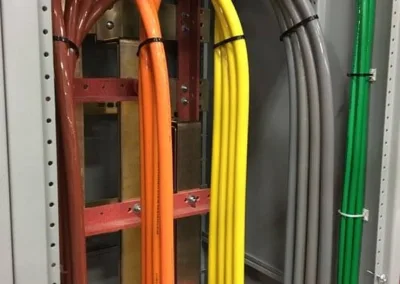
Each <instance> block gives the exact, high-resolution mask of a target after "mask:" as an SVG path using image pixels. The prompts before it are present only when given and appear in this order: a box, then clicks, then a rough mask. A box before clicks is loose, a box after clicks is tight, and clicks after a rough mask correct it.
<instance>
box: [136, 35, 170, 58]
mask: <svg viewBox="0 0 400 284" xmlns="http://www.w3.org/2000/svg"><path fill="white" fill-rule="evenodd" d="M163 41H164V40H163V39H162V38H161V37H151V38H148V39H145V40H144V41H142V42H141V43H140V44H139V46H138V50H137V52H136V55H137V56H139V53H140V49H141V48H142V47H143V46H145V45H148V44H150V43H153V42H163Z"/></svg>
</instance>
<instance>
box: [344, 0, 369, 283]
mask: <svg viewBox="0 0 400 284" xmlns="http://www.w3.org/2000/svg"><path fill="white" fill-rule="evenodd" d="M368 1H369V0H362V1H361V5H360V14H361V22H360V23H359V24H360V26H361V29H360V34H361V36H360V44H359V48H360V60H359V72H360V73H368V72H369V69H368V71H367V65H366V64H367V61H366V54H365V49H366V46H367V45H368V38H369V37H368ZM357 83H358V86H359V89H358V94H357V110H356V126H355V128H356V129H355V142H354V156H353V157H354V166H353V167H352V170H353V175H352V180H351V183H350V195H349V201H348V202H349V206H348V212H347V213H348V214H352V215H358V214H360V213H361V212H357V211H356V207H357V206H356V205H357V197H358V196H360V194H362V191H363V188H361V187H360V184H361V182H362V181H361V178H362V177H361V175H360V173H361V171H362V168H363V165H362V162H363V155H362V148H363V144H364V139H365V138H364V137H363V134H364V132H365V131H364V128H365V120H364V118H365V114H364V113H365V107H364V106H365V98H366V96H367V95H366V80H365V78H364V77H357ZM364 160H365V159H364ZM364 163H365V161H364ZM357 219H359V218H348V220H347V224H346V248H345V256H344V258H345V260H346V262H348V263H346V265H345V269H344V275H343V278H344V284H358V283H352V282H351V275H352V274H353V273H354V272H353V271H354V268H355V267H356V266H357V265H356V263H357V262H358V261H357V258H353V249H354V248H355V243H354V229H355V226H354V224H355V221H356V220H357ZM357 273H358V271H357Z"/></svg>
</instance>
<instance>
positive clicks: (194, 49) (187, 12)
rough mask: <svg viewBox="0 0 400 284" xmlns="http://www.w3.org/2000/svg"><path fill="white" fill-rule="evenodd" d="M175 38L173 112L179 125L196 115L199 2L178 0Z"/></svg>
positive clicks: (198, 109) (197, 115) (197, 110)
mask: <svg viewBox="0 0 400 284" xmlns="http://www.w3.org/2000/svg"><path fill="white" fill-rule="evenodd" d="M176 15H177V21H176V22H177V25H176V35H177V43H178V80H177V88H176V89H177V100H176V104H177V106H176V109H177V110H178V118H179V120H180V121H198V120H199V114H200V29H201V28H200V0H178V4H177V13H176Z"/></svg>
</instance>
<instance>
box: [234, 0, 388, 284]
mask: <svg viewBox="0 0 400 284" xmlns="http://www.w3.org/2000/svg"><path fill="white" fill-rule="evenodd" d="M312 3H313V4H314V6H315V8H316V10H317V13H318V14H319V16H320V20H321V24H322V28H323V30H324V34H325V39H326V44H327V48H328V52H329V59H330V64H331V70H332V76H333V78H332V79H333V88H334V98H335V101H334V103H335V116H336V121H335V127H336V141H335V142H336V151H337V153H338V155H337V160H336V169H337V175H336V177H337V178H336V188H337V191H336V193H337V194H336V197H337V200H336V203H337V206H336V207H337V208H339V204H340V194H341V189H342V172H343V171H344V170H343V168H344V150H345V138H346V128H347V125H346V123H347V110H348V105H347V98H348V82H349V81H348V77H347V76H346V74H347V73H348V72H349V70H350V69H349V68H350V67H351V57H352V44H353V42H352V41H353V27H354V25H355V23H354V16H355V2H354V1H345V0H317V1H312ZM235 5H236V7H237V9H238V11H239V14H240V16H241V20H242V23H243V26H244V31H245V35H246V39H247V44H248V49H249V59H250V80H251V109H250V113H251V114H250V132H249V133H250V137H249V164H248V184H247V186H248V188H247V190H248V194H247V263H248V265H249V266H251V267H253V268H255V269H256V270H259V271H261V272H260V273H261V274H266V275H268V276H269V278H270V279H275V280H278V281H281V280H282V273H283V266H284V250H285V246H284V242H285V219H286V209H287V206H286V202H287V198H286V196H287V179H288V150H289V90H288V77H287V69H286V58H285V53H284V47H283V43H282V42H280V41H279V35H280V34H279V27H278V24H277V21H276V18H275V15H274V13H273V10H272V8H271V6H270V2H269V1H268V0H261V1H251V2H249V1H246V0H236V1H235ZM391 9H392V3H391V1H377V10H376V16H377V18H376V28H375V31H376V32H375V44H374V56H373V65H372V66H373V67H374V68H377V72H378V75H377V81H376V82H375V83H373V85H372V89H371V95H370V96H371V107H370V125H369V146H368V169H367V177H368V179H367V182H366V184H367V188H366V192H367V193H366V208H367V209H369V210H370V219H369V222H367V223H366V224H365V227H364V237H363V257H362V259H363V262H362V264H361V270H360V274H361V278H360V283H366V284H367V283H374V278H373V276H372V275H371V274H369V273H367V272H366V270H370V271H374V264H375V243H376V231H377V219H378V205H379V187H380V176H381V172H380V166H381V157H382V135H383V123H384V117H385V115H384V111H385V100H386V97H385V94H386V79H387V68H388V52H389V39H390V28H391V24H390V21H391V17H390V15H391ZM337 220H338V218H337ZM250 279H254V277H251V275H250V274H249V279H248V283H270V282H269V281H270V280H266V279H260V280H257V281H258V282H257V281H256V280H250ZM254 281H256V282H254Z"/></svg>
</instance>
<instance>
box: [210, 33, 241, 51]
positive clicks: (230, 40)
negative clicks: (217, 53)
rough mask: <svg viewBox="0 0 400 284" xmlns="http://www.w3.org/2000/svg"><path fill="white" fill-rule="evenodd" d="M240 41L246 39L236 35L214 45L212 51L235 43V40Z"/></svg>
mask: <svg viewBox="0 0 400 284" xmlns="http://www.w3.org/2000/svg"><path fill="white" fill-rule="evenodd" d="M241 39H246V38H245V36H244V35H237V36H233V37H230V38H227V39H224V40H222V41H220V42H217V43H216V44H214V49H217V48H218V47H221V46H223V45H225V44H228V43H230V42H234V41H237V40H241Z"/></svg>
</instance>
